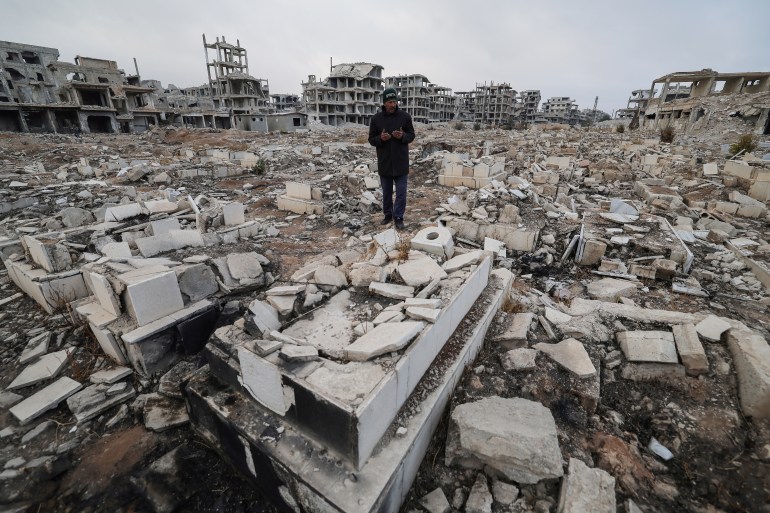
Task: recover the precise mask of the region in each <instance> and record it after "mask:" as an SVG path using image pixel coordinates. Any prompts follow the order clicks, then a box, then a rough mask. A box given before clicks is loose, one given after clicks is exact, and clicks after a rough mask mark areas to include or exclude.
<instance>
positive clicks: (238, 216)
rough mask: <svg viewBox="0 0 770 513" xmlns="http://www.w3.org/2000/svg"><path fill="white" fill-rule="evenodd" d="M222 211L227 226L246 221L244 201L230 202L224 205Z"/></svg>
mask: <svg viewBox="0 0 770 513" xmlns="http://www.w3.org/2000/svg"><path fill="white" fill-rule="evenodd" d="M222 213H223V214H224V217H225V226H237V225H239V224H243V223H245V222H246V216H245V214H244V209H243V203H240V202H233V203H228V204H227V205H224V206H222Z"/></svg>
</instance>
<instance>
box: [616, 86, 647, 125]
mask: <svg viewBox="0 0 770 513" xmlns="http://www.w3.org/2000/svg"><path fill="white" fill-rule="evenodd" d="M657 92H658V90H657V89H655V90H654V91H653V95H654V94H657ZM649 101H650V91H649V90H647V89H636V90H634V91H631V96H629V97H628V103H627V104H626V108H625V109H618V110H617V112H615V118H616V119H632V118H633V117H634V115H638V116H639V118H643V117H644V113H645V112H646V111H647V103H649Z"/></svg>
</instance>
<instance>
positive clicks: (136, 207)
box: [104, 203, 143, 222]
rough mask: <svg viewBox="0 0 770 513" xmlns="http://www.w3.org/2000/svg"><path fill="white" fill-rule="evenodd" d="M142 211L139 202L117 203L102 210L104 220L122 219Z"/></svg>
mask: <svg viewBox="0 0 770 513" xmlns="http://www.w3.org/2000/svg"><path fill="white" fill-rule="evenodd" d="M142 213H143V210H142V206H141V205H140V204H139V203H127V204H125V205H117V206H114V207H109V208H108V209H107V210H105V212H104V221H105V222H111V221H123V220H124V219H130V218H132V217H136V216H138V215H141V214H142Z"/></svg>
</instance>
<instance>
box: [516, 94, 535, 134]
mask: <svg viewBox="0 0 770 513" xmlns="http://www.w3.org/2000/svg"><path fill="white" fill-rule="evenodd" d="M539 107H540V90H538V89H531V90H527V91H521V92H519V94H518V96H517V97H516V104H515V106H514V118H515V119H516V121H517V122H519V123H525V124H527V125H531V124H533V123H535V122H536V120H537V115H538V114H537V113H538V110H539Z"/></svg>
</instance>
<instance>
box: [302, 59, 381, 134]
mask: <svg viewBox="0 0 770 513" xmlns="http://www.w3.org/2000/svg"><path fill="white" fill-rule="evenodd" d="M383 69H384V68H383V67H382V66H380V65H379V64H371V63H368V62H357V63H353V64H337V65H336V66H334V67H332V69H331V71H330V73H329V77H328V78H327V79H326V80H323V81H317V80H316V77H315V75H309V76H308V80H307V82H302V100H303V102H304V103H305V109H306V110H307V114H308V119H309V120H314V121H320V122H321V123H323V124H325V125H331V126H339V125H341V124H343V123H356V124H360V125H367V126H368V125H369V122H370V120H371V119H372V116H374V114H375V113H376V112H377V110H379V108H380V106H381V103H382V102H381V99H382V91H383V87H382V84H383V78H382V71H383Z"/></svg>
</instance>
